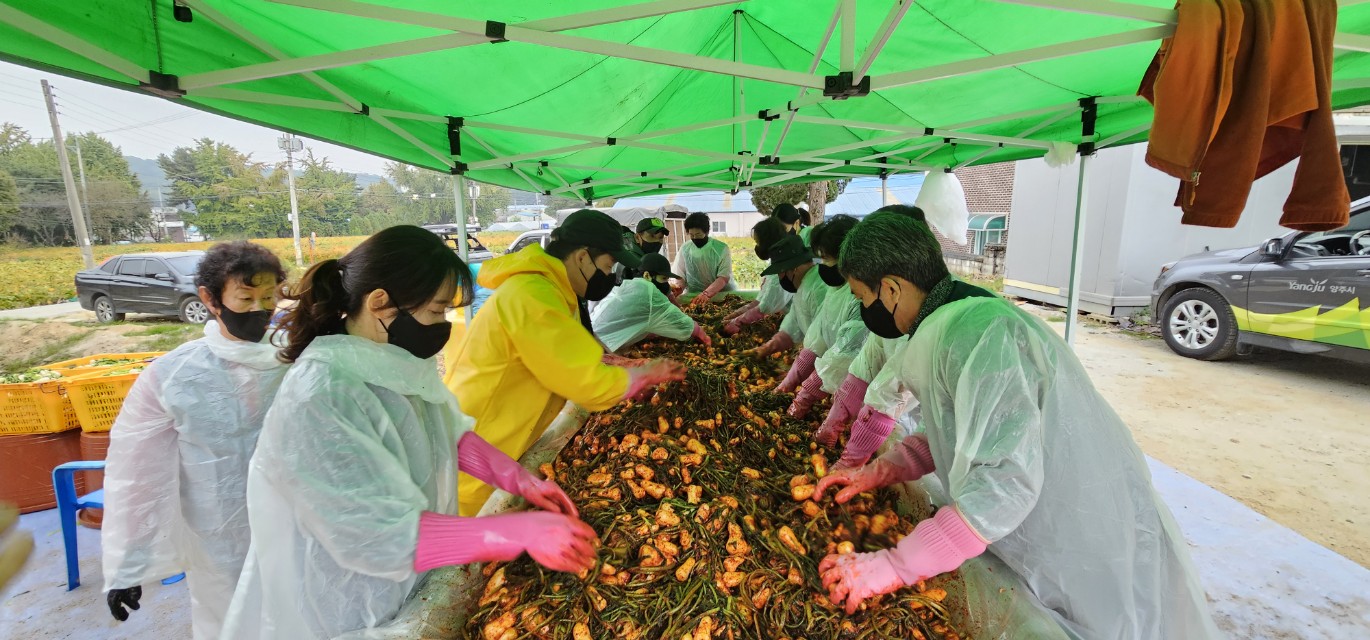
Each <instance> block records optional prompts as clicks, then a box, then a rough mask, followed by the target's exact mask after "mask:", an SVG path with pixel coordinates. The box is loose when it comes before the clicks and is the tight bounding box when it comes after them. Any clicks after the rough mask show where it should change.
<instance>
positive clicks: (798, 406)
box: [786, 372, 828, 420]
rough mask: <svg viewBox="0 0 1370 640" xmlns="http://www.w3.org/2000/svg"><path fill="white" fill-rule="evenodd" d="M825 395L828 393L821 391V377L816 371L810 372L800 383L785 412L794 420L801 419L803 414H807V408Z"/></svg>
mask: <svg viewBox="0 0 1370 640" xmlns="http://www.w3.org/2000/svg"><path fill="white" fill-rule="evenodd" d="M826 397H828V394H826V393H823V379H822V378H819V377H818V373H816V372H815V373H811V374H809V377H808V379H806V380H804V384H803V385H800V387H799V393H797V394H795V396H794V402H791V403H790V408H789V410H788V411H786V413H788V414H789V415H790V417H791V418H794V419H795V420H803V419H804V416H807V415H809V409H812V408H813V404H814V403H815V402H818V401H819V400H822V399H823V398H826Z"/></svg>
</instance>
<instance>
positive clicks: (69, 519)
mask: <svg viewBox="0 0 1370 640" xmlns="http://www.w3.org/2000/svg"><path fill="white" fill-rule="evenodd" d="M104 468H105V463H104V462H102V461H99V460H81V461H77V462H68V463H66V464H60V465H57V468H55V469H53V470H52V490H53V493H55V494H56V495H57V519H58V520H60V521H61V523H62V542H63V546H65V547H66V552H67V591H71V590H72V589H75V588H76V587H79V586H81V570H80V567H79V566H78V563H77V559H76V512H77V511H80V510H81V509H103V508H105V490H104V489H100V490H99V491H92V492H90V493H87V494H86V495H83V496H80V497H77V495H76V479H75V478H74V477H73V474H75V473H76V472H77V471H103V470H104ZM185 577H186V574H184V573H181V574H178V575H174V576H172V577H170V578H167V579H165V580H163V581H162V584H175V583H177V582H180V581H181V579H182V578H185Z"/></svg>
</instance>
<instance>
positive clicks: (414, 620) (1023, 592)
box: [341, 404, 1071, 640]
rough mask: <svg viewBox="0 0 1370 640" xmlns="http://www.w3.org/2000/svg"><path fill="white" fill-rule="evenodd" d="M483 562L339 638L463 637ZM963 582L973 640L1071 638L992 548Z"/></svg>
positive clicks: (567, 430) (569, 415) (517, 503)
mask: <svg viewBox="0 0 1370 640" xmlns="http://www.w3.org/2000/svg"><path fill="white" fill-rule="evenodd" d="M585 415H586V414H585V412H584V411H581V410H579V409H578V408H576V407H574V406H572V405H570V404H567V405H566V409H565V410H564V411H563V412H562V413H561V415H559V416H557V419H556V420H555V421H553V422H552V424H551V426H549V427H548V428H547V431H546V432H545V433H543V434H542V438H540V439H539V440H538V441H537V442H536V443H534V444H533V447H532V448H531V449H529V450H528V453H525V454H524V455H523V457H522V458H520V459H519V463H520V464H522V465H523V466H524V467H525V468H527V469H532V470H536V469H537V468H538V466H539V465H541V464H542V463H544V462H551V461H553V460H554V459H555V458H556V457H557V454H558V453H560V452H561V450H562V448H564V447H565V446H566V445H567V443H569V442H570V441H571V438H572V437H574V436H575V434H576V432H577V431H578V430H579V429H580V424H581V422H582V421H583V419H584V417H585ZM899 489H900V496H901V500H900V504H901V506H902V507H904V508H905V509H906V510H907V511H909V512H926V511H927V504H928V491H929V490H931V491H933V492H936V487H924V486H923V485H922V483H921V482H919V483H909V484H906V485H903V486H902V487H900V488H899ZM522 503H523V500H522V499H521V498H517V497H514V496H512V495H510V494H508V493H505V492H504V491H500V490H496V491H495V493H494V494H493V495H491V496H490V500H489V501H488V502H486V503H485V507H484V508H483V509H481V511H480V515H491V514H495V513H503V512H505V511H511V510H516V509H519V508H522V506H523V505H522ZM480 569H481V565H467V566H463V567H444V568H441V569H435V570H433V571H430V572H429V573H428V575H427V576H426V577H425V578H424V579H423V581H422V582H420V583H419V586H418V588H417V590H416V593H415V595H414V597H413V598H411V599H410V600H409V602H408V603H406V604H405V605H404V607H403V608H402V609H400V612H399V613H398V614H396V616H395V619H394V620H393V621H391V623H390V624H388V625H385V626H384V627H380V628H377V629H369V630H365V631H358V632H354V633H349V634H346V635H344V636H341V638H342V639H344V640H362V639H365V640H413V639H415V638H420V639H423V640H449V639H452V638H461V637H464V636H463V633H462V631H463V627H465V625H466V615H467V612H468V611H469V610H470V609H471V607H472V605H474V603H475V601H476V599H477V598H478V597H479V595H480V593H481V591H482V590H483V588H484V584H485V578H484V576H482V575H481V574H480ZM960 576H961V578H960V580H955V581H951V582H950V583H949V584H947V585H946V587H947V591H948V594H949V595H948V598H947V601H946V604H948V605H949V606H948V610H949V612H950V615H951V622H952V624H953V626H954V627H955V628H956V629H957V630H958V631H960V632H962V633H964V634H967V635H969V636H970V637H972V638H974V640H1014V639H1016V638H1033V639H1034V640H1071V637H1070V636H1069V635H1067V634H1066V633H1065V631H1064V630H1062V629H1061V627H1060V625H1058V624H1056V622H1055V621H1054V620H1052V619H1051V618H1050V616H1048V615H1047V614H1046V612H1045V611H1044V610H1043V609H1042V608H1041V606H1040V605H1039V604H1037V602H1036V597H1035V596H1033V595H1032V594H1031V592H1029V591H1028V589H1027V587H1026V586H1025V585H1024V584H1023V583H1022V582H1021V581H1020V580H1019V579H1018V577H1017V576H1016V575H1015V574H1014V573H1013V572H1012V571H1011V570H1010V569H1009V568H1008V566H1006V565H1005V564H1004V563H1003V562H1001V561H1000V560H999V559H998V558H996V557H994V554H992V553H985V554H983V555H981V556H980V557H979V558H974V559H972V560H970V561H968V562H966V563H965V564H964V565H962V566H961V569H960Z"/></svg>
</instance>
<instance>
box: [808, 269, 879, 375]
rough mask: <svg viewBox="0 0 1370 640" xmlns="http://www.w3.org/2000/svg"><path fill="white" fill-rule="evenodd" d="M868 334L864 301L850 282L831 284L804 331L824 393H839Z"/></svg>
mask: <svg viewBox="0 0 1370 640" xmlns="http://www.w3.org/2000/svg"><path fill="white" fill-rule="evenodd" d="M816 270H817V269H815V271H816ZM868 335H870V329H867V328H866V323H864V322H862V321H861V301H860V300H859V299H857V298H856V296H853V295H852V294H851V288H850V287H848V286H847V285H846V284H842V285H840V286H837V287H830V290H829V291H828V294H827V295H826V296H825V297H824V298H823V306H821V307H819V309H818V315H817V316H816V317H814V319H813V322H811V323H809V329H808V331H806V332H805V334H804V348H805V349H808V350H810V351H812V352H814V353H815V354H817V356H818V359H817V360H815V361H814V372H815V373H817V374H818V377H819V379H820V380H822V381H823V392H824V393H828V394H832V393H835V392H836V391H837V387H839V386H841V385H842V381H843V380H846V379H847V372H848V370H849V369H850V368H851V363H852V360H854V359H855V358H856V354H858V353H860V352H861V347H862V345H864V344H865V343H866V336H868Z"/></svg>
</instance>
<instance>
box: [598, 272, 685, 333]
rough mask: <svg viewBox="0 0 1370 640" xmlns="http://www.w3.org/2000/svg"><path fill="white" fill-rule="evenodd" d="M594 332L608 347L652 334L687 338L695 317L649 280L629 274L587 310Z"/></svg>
mask: <svg viewBox="0 0 1370 640" xmlns="http://www.w3.org/2000/svg"><path fill="white" fill-rule="evenodd" d="M590 319H591V321H592V322H593V323H594V326H595V336H596V337H598V338H599V339H600V341H601V342H603V343H604V346H606V347H608V348H609V350H610V351H618V350H619V349H620V348H622V347H625V346H628V345H631V344H633V343H635V342H637V341H638V340H641V339H643V338H645V337H647V335H648V334H656V335H659V336H661V337H663V338H670V339H672V340H689V339H690V335H691V334H692V333H693V332H694V328H695V321H694V319H693V318H691V317H690V316H688V315H685V312H684V311H681V310H680V308H679V307H677V306H675V305H673V304H671V299H670V298H667V297H666V294H664V293H662V292H661V290H660V289H657V288H656V285H655V284H653V283H652V281H651V280H648V279H646V278H633V279H631V280H624V281H623V284H621V285H619V286H617V287H615V288H614V290H613V292H612V293H610V294H609V297H607V298H605V299H604V300H603V301H601V302H600V303H599V305H598V306H596V307H595V310H594V312H592V313H591V314H590Z"/></svg>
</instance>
